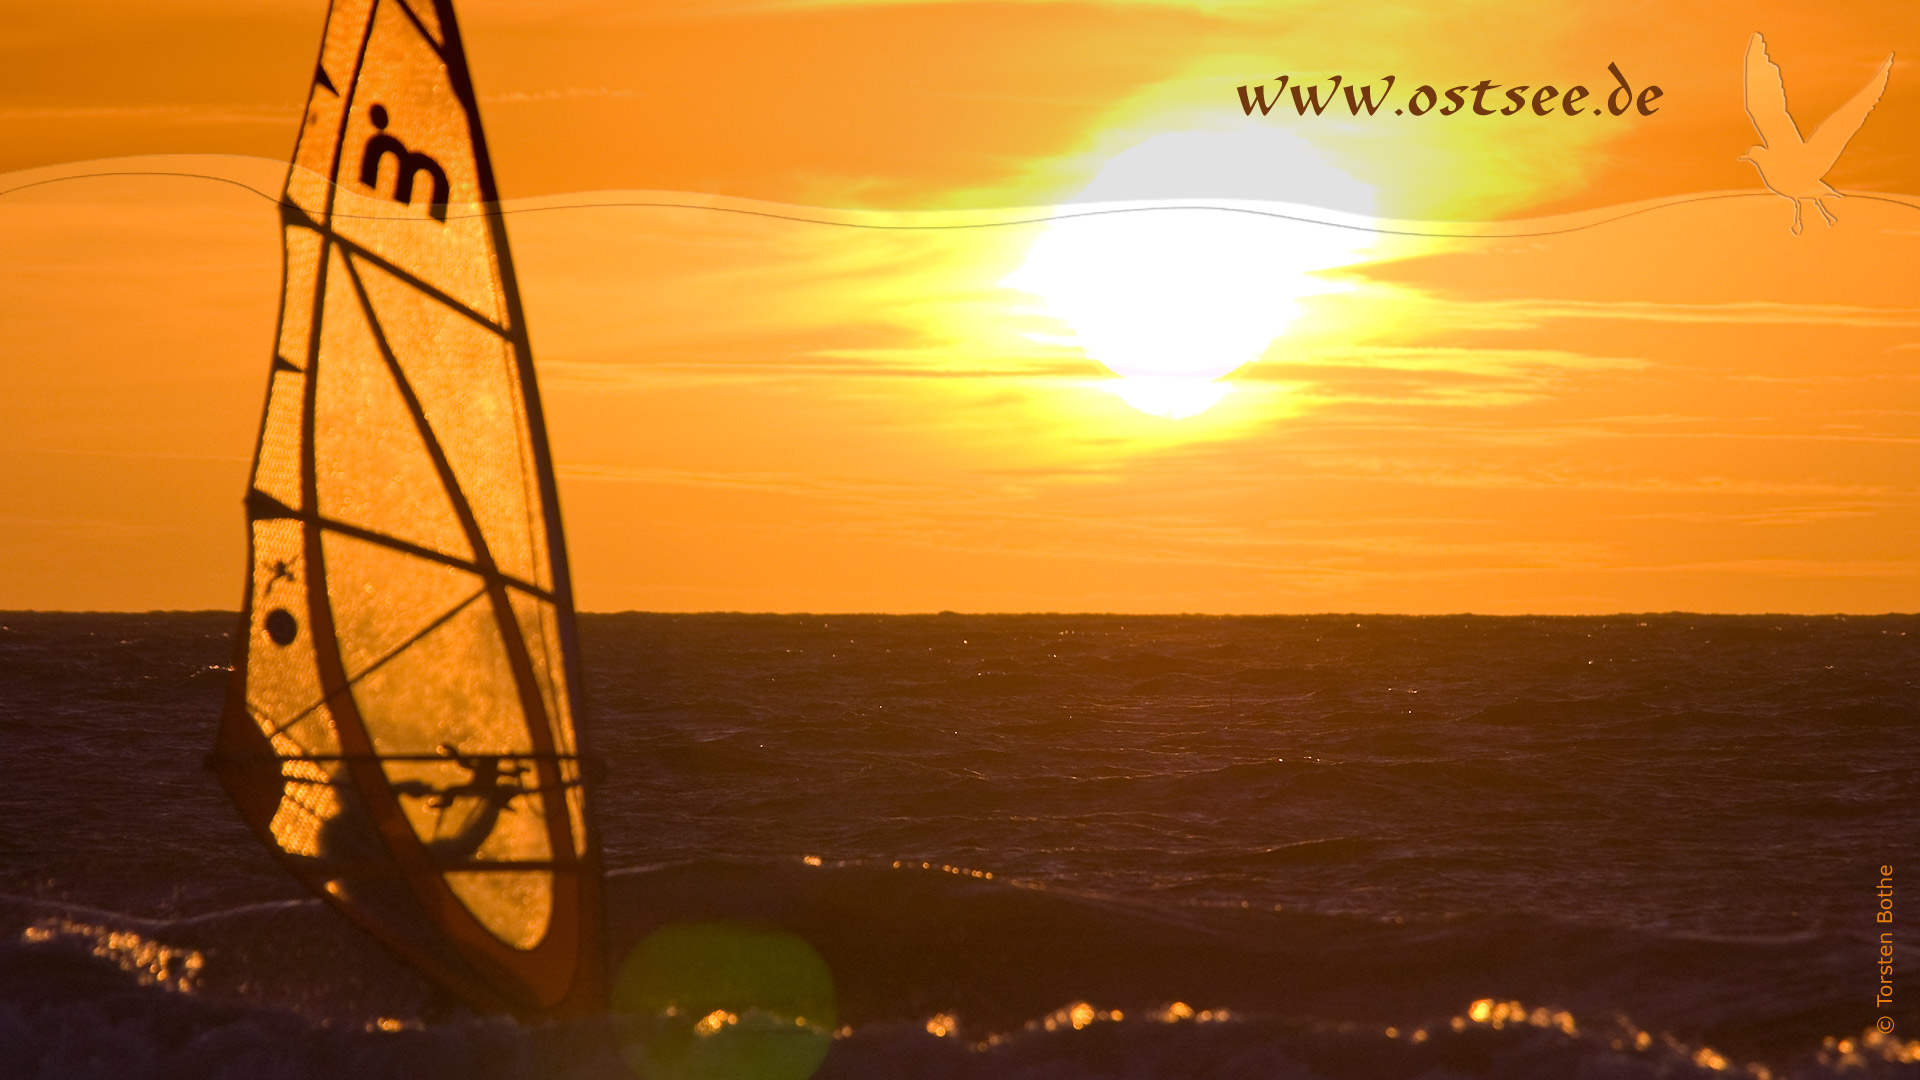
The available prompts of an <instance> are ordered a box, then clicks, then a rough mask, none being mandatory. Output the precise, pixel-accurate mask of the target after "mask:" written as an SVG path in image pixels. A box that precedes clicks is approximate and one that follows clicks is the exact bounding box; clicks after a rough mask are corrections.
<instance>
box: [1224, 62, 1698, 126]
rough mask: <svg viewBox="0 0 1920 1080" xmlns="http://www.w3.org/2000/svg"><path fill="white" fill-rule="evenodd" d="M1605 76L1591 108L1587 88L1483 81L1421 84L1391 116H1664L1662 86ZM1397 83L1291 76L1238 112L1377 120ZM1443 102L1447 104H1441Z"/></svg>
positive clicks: (1254, 95)
mask: <svg viewBox="0 0 1920 1080" xmlns="http://www.w3.org/2000/svg"><path fill="white" fill-rule="evenodd" d="M1607 72H1608V73H1609V74H1610V75H1612V76H1613V79H1614V82H1615V84H1616V85H1615V86H1614V87H1613V88H1612V90H1611V91H1610V92H1608V93H1607V94H1606V96H1605V97H1604V98H1597V99H1595V101H1594V103H1593V104H1592V105H1591V106H1589V105H1588V103H1587V102H1588V99H1589V98H1590V97H1593V96H1594V94H1595V91H1590V90H1588V89H1587V88H1586V87H1585V86H1584V85H1574V86H1569V87H1567V88H1565V89H1564V90H1563V89H1561V88H1560V87H1558V86H1555V85H1552V84H1544V85H1539V86H1529V85H1527V84H1524V83H1522V84H1518V85H1506V84H1502V83H1497V82H1494V81H1493V80H1491V79H1481V80H1480V81H1479V82H1477V83H1471V84H1468V83H1461V84H1460V85H1458V86H1450V87H1448V88H1446V89H1445V90H1437V89H1435V88H1434V87H1433V86H1432V85H1430V84H1427V83H1422V84H1420V85H1419V86H1417V87H1415V88H1414V90H1413V92H1412V93H1411V94H1409V95H1408V96H1407V99H1406V101H1405V103H1404V104H1401V105H1397V106H1395V107H1394V109H1393V115H1395V116H1405V115H1408V114H1412V115H1414V116H1425V115H1427V114H1428V113H1435V114H1437V115H1440V116H1452V115H1454V114H1455V113H1468V114H1471V115H1474V116H1515V115H1519V114H1522V113H1531V114H1532V115H1535V116H1555V115H1559V116H1583V115H1592V116H1606V115H1609V114H1611V115H1613V116H1626V115H1629V114H1632V115H1637V116H1652V115H1653V114H1655V113H1657V112H1659V111H1660V108H1659V106H1657V105H1655V104H1654V102H1656V101H1658V100H1659V99H1660V98H1661V97H1662V96H1663V94H1664V91H1662V90H1661V89H1660V88H1659V87H1658V86H1653V85H1647V86H1642V87H1639V88H1637V89H1636V88H1635V87H1634V86H1633V84H1632V83H1630V82H1629V81H1628V80H1627V77H1626V75H1624V74H1622V73H1621V71H1620V66H1619V65H1618V64H1612V63H1610V64H1608V65H1607ZM1397 81H1398V77H1397V76H1393V75H1385V76H1382V77H1381V78H1380V80H1379V81H1378V82H1367V83H1346V76H1344V75H1334V76H1331V77H1330V78H1329V79H1328V80H1327V81H1326V82H1325V83H1321V82H1318V81H1316V82H1311V83H1303V82H1297V81H1295V80H1294V79H1293V77H1292V76H1290V75H1277V76H1275V77H1274V79H1273V80H1272V82H1270V83H1249V84H1245V85H1242V86H1240V87H1237V88H1236V89H1237V91H1238V93H1239V97H1240V108H1241V109H1242V110H1243V111H1244V112H1245V113H1246V114H1247V115H1248V116H1252V115H1253V113H1254V111H1255V110H1256V109H1257V110H1259V112H1260V115H1262V116H1266V115H1268V114H1269V113H1272V112H1275V111H1278V112H1279V113H1280V114H1281V115H1285V114H1286V113H1287V112H1288V110H1289V107H1291V111H1293V112H1294V113H1297V114H1298V115H1300V116H1307V115H1309V114H1311V115H1313V116H1322V115H1325V114H1326V112H1327V111H1328V110H1329V109H1332V110H1333V113H1334V115H1336V116H1338V115H1339V114H1340V106H1341V105H1342V104H1344V105H1345V106H1346V112H1347V113H1348V114H1350V115H1353V116H1361V115H1366V116H1373V115H1375V114H1377V113H1378V112H1379V111H1380V110H1381V109H1384V108H1386V107H1387V102H1388V100H1389V99H1390V98H1391V97H1392V96H1393V87H1394V83H1395V82H1397ZM1342 83H1346V84H1345V85H1342ZM1269 90H1272V95H1273V96H1272V97H1271V98H1269V97H1268V96H1267V95H1268V91H1269ZM1442 99H1444V100H1445V101H1446V104H1444V105H1442V104H1440V102H1441V100H1442ZM1503 103H1504V104H1503ZM1603 106H1604V107H1603ZM1589 108H1590V109H1591V111H1590V112H1589Z"/></svg>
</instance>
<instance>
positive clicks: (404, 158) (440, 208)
mask: <svg viewBox="0 0 1920 1080" xmlns="http://www.w3.org/2000/svg"><path fill="white" fill-rule="evenodd" d="M367 116H368V118H369V119H371V120H372V121H373V126H374V127H376V128H378V129H379V131H380V133H379V134H377V135H375V136H374V137H373V138H371V139H368V140H367V148H366V149H365V150H362V151H361V152H360V183H361V184H362V185H364V186H366V187H372V186H374V184H375V183H377V182H378V181H379V179H380V163H381V162H382V161H384V160H386V158H387V155H389V154H391V155H393V159H394V162H395V163H396V164H397V165H398V166H399V169H400V171H399V175H398V176H397V177H395V179H394V184H393V201H395V202H400V203H409V204H410V203H412V202H413V184H414V181H415V180H418V179H419V178H420V174H421V173H425V174H426V175H427V178H428V179H429V180H431V181H433V195H432V198H430V199H429V200H428V203H427V212H428V213H430V214H432V215H433V219H434V220H435V221H445V220H447V189H448V184H447V170H445V169H443V168H441V167H440V163H439V162H437V161H435V160H433V159H432V158H430V157H428V156H427V155H425V154H422V153H419V152H417V151H413V150H409V149H407V147H406V144H405V143H402V142H401V141H400V140H399V139H396V138H394V137H393V136H392V135H389V134H388V133H387V130H386V128H387V107H386V106H384V105H375V106H374V107H373V108H372V109H370V110H368V112H367Z"/></svg>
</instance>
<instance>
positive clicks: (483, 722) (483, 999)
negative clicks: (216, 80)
mask: <svg viewBox="0 0 1920 1080" xmlns="http://www.w3.org/2000/svg"><path fill="white" fill-rule="evenodd" d="M473 109H474V95H473V90H472V86H471V83H470V81H469V80H468V77H467V73H466V65H465V59H464V57H463V56H462V55H461V51H460V45H459V32H458V29H457V26H456V24H455V22H454V19H453V13H452V9H451V7H450V5H449V3H448V2H447V0H336V2H335V3H334V4H333V5H332V8H331V10H330V13H329V16H328V22H327V30H326V34H325V40H324V44H323V47H322V51H321V57H320V62H319V64H318V65H317V67H316V69H315V72H314V82H313V89H312V92H311V94H310V98H309V103H308V108H307V111H306V114H305V117H304V120H303V123H302V127H301V131H300V137H299V141H298V144H297V146H296V149H295V152H294V158H293V162H292V166H291V168H290V169H289V172H288V179H287V187H286V193H285V198H284V203H283V206H284V213H283V217H284V223H283V234H284V238H285V245H286V248H285V254H286V272H285V291H284V295H283V299H282V308H281V325H280V330H279V333H278V335H277V338H276V344H275V350H274V357H273V361H272V365H271V369H270V374H269V381H268V397H267V404H266V409H265V416H264V418H263V421H262V426H261V439H260V445H259V449H258V452H257V455H256V459H255V466H254V471H253V477H252V486H251V488H250V491H249V495H248V499H247V510H248V517H249V521H250V551H249V585H248V590H247V593H246V610H245V612H244V613H243V619H244V628H243V632H242V634H241V637H240V640H239V641H238V642H237V643H236V646H237V654H236V663H235V673H234V683H233V687H232V689H231V690H230V692H229V696H228V704H227V709H226V712H225V715H224V716H223V719H222V723H221V733H220V737H219V741H218V749H217V753H216V763H217V765H218V769H219V772H220V775H221V778H222V781H223V783H224V784H225V785H226V787H227V789H228V791H229V792H230V793H231V794H232V795H233V798H234V800H235V803H236V805H237V806H238V807H239V808H240V810H241V813H242V815H243V816H244V817H245V818H246V819H247V820H248V821H249V822H250V823H251V824H252V825H253V827H254V829H255V831H256V832H257V833H258V834H259V835H260V836H261V838H262V840H264V841H265V842H266V843H268V844H269V845H270V846H271V847H272V848H273V849H274V850H275V851H276V852H278V853H279V854H280V856H281V857H282V859H283V861H284V862H285V863H286V865H287V866H288V868H289V869H290V870H292V871H293V872H294V873H295V874H296V875H297V876H299V877H300V878H301V879H302V880H303V881H305V882H307V883H308V884H309V885H310V886H311V887H313V888H314V889H315V890H316V891H318V892H320V893H321V894H322V895H323V896H325V897H326V898H327V899H328V900H329V901H331V902H332V903H334V904H335V905H336V906H338V907H339V908H340V909H341V910H342V911H343V912H344V913H346V914H347V915H348V916H349V917H351V918H352V919H354V920H355V921H356V922H358V923H359V924H360V925H361V926H362V927H364V928H366V929H367V930H368V931H369V932H371V933H373V934H374V935H375V936H376V937H378V938H380V939H381V940H382V941H383V942H385V943H386V944H387V945H388V946H389V947H391V948H392V949H393V950H394V951H396V952H397V953H399V954H401V955H402V956H404V957H405V958H407V959H409V960H411V961H412V962H413V963H415V964H416V965H418V966H419V967H420V968H421V969H422V970H424V971H426V972H427V973H428V974H430V975H432V976H433V977H434V978H436V979H437V980H438V981H440V982H441V983H442V984H443V985H445V986H447V987H448V988H450V989H452V990H453V991H455V992H456V993H458V994H460V995H461V996H463V997H465V998H467V999H468V1000H469V1001H471V1002H473V1003H475V1004H478V1005H481V1006H483V1007H487V1008H505V1009H511V1010H514V1011H519V1012H523V1013H532V1014H549V1013H552V1012H556V1011H571V1010H580V1009H589V1008H594V1007H597V1006H598V1005H599V1004H601V1003H602V1002H603V1000H604V994H605V981H604V972H603V971H602V969H601V965H602V964H603V958H602V957H601V956H600V954H599V942H600V936H599V934H600V931H599V922H600V912H599V903H600V877H599V875H600V869H599V852H598V849H597V847H596V845H595V842H594V838H593V834H592V830H591V828H590V825H589V821H588V798H587V793H586V790H585V780H586V777H585V772H586V770H584V769H583V768H582V767H581V761H580V759H579V757H578V754H579V746H578V740H577V737H576V733H575V730H574V727H573V722H574V708H573V704H572V701H571V695H572V692H573V683H574V681H575V679H576V678H577V676H576V675H575V673H574V672H575V664H576V661H575V657H574V654H573V649H574V645H573V642H574V635H573V628H572V619H573V609H572V600H571V596H570V595H569V592H568V575H567V572H566V564H565V553H564V545H563V544H562V543H561V540H560V536H559V531H558V530H559V516H558V513H557V511H556V508H555V506H554V495H553V491H554V484H553V475H552V466H551V462H550V461H549V459H548V456H547V449H546V444H545V430H544V426H543V422H542V420H541V417H540V409H539V402H538V397H537V391H536V388H535V386H534V384H533V368H532V362H531V359H530V356H529V353H528V348H527V341H526V336H525V332H524V330H523V329H522V328H521V326H520V325H519V318H520V315H519V301H518V298H517V297H516V296H514V294H513V274H512V268H511V263H510V262H509V260H508V257H507V251H506V248H505V231H504V227H503V225H502V222H501V220H500V218H499V217H498V215H497V210H496V207H495V206H494V205H493V202H494V198H495V196H494V193H493V189H492V176H491V169H490V167H489V166H488V164H487V162H486V156H485V148H484V144H483V142H482V141H481V137H480V129H479V124H478V119H477V116H476V115H475V114H474V111H473Z"/></svg>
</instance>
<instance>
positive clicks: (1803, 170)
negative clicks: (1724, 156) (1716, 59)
mask: <svg viewBox="0 0 1920 1080" xmlns="http://www.w3.org/2000/svg"><path fill="white" fill-rule="evenodd" d="M1892 70H1893V54H1892V53H1888V54H1887V60H1886V62H1885V63H1883V64H1881V65H1880V70H1879V71H1878V72H1876V73H1875V74H1874V76H1873V78H1871V79H1868V80H1867V85H1865V86H1863V87H1861V88H1860V92H1859V93H1857V94H1855V95H1853V98H1852V100H1850V101H1848V102H1847V103H1846V104H1845V105H1842V106H1840V107H1839V108H1838V109H1835V110H1834V111H1833V115H1832V116H1829V117H1827V119H1826V122H1825V123H1823V124H1821V125H1820V126H1819V127H1817V128H1815V129H1814V132H1813V137H1812V138H1811V139H1803V138H1801V137H1800V128H1799V127H1798V126H1797V125H1796V124H1794V122H1793V116H1792V115H1791V114H1789V113H1788V112H1787V88H1786V84H1785V83H1783V82H1782V81H1781V79H1780V65H1778V64H1775V63H1774V62H1773V61H1772V60H1771V59H1769V58H1768V57H1767V41H1766V39H1765V38H1763V37H1761V36H1760V35H1759V34H1758V33H1755V34H1754V35H1753V38H1752V40H1750V41H1748V42H1747V72H1746V82H1747V118H1748V119H1750V120H1752V121H1753V130H1755V131H1757V132H1759V133H1760V145H1759V146H1750V147H1748V148H1747V152H1746V153H1745V154H1743V155H1741V156H1740V158H1738V160H1740V161H1744V162H1746V163H1747V164H1749V165H1752V166H1753V167H1754V168H1755V169H1756V170H1758V171H1759V173H1760V182H1761V183H1763V184H1765V185H1767V190H1768V191H1771V192H1773V193H1774V194H1775V195H1778V196H1780V197H1782V198H1784V199H1786V200H1787V201H1788V202H1791V203H1792V204H1793V225H1792V231H1793V234H1794V235H1795V236H1798V235H1800V228H1801V221H1800V204H1801V203H1802V202H1812V203H1813V208H1814V209H1816V210H1818V211H1820V216H1821V217H1822V218H1825V219H1826V222H1827V224H1828V225H1832V224H1833V223H1834V222H1835V221H1837V220H1839V219H1838V218H1835V217H1834V216H1833V211H1832V210H1829V209H1827V204H1826V203H1825V202H1822V201H1821V200H1823V199H1825V198H1826V197H1827V196H1829V195H1831V196H1832V197H1834V198H1836V199H1838V198H1841V195H1840V193H1839V192H1837V191H1835V190H1833V189H1832V188H1830V187H1828V186H1827V185H1826V184H1825V183H1824V182H1823V181H1822V180H1821V179H1820V178H1821V177H1823V176H1825V175H1827V170H1829V169H1831V168H1833V163H1834V162H1836V161H1838V160H1840V151H1842V150H1844V149H1846V146H1847V140H1848V139H1851V138H1853V133H1854V132H1856V131H1859V130H1860V125H1861V124H1864V123H1866V122H1867V114H1868V113H1870V112H1872V111H1873V107H1874V106H1875V105H1878V104H1879V103H1880V95H1881V94H1883V93H1885V92H1886V89H1887V75H1888V73H1889V72H1891V71H1892Z"/></svg>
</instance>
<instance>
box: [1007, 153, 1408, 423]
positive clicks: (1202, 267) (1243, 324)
mask: <svg viewBox="0 0 1920 1080" xmlns="http://www.w3.org/2000/svg"><path fill="white" fill-rule="evenodd" d="M1223 177H1225V178H1228V179H1229V180H1231V181H1233V183H1232V184H1231V186H1225V187H1223V186H1222V178H1223ZM1223 190H1224V191H1229V192H1230V193H1231V194H1232V196H1233V197H1230V198H1221V197H1217V196H1211V193H1212V192H1218V191H1223ZM1181 191H1190V192H1198V193H1201V196H1200V197H1193V198H1180V197H1178V193H1179V192H1181ZM1256 193H1261V194H1259V195H1258V197H1254V196H1255V194H1256ZM1302 199H1307V200H1311V201H1310V202H1306V203H1302V202H1301V201H1300V200H1302ZM1283 200H1284V201H1283ZM1327 206H1338V207H1339V208H1340V210H1341V211H1351V210H1353V209H1355V208H1360V209H1365V210H1370V209H1371V206H1372V192H1371V191H1370V190H1369V189H1368V188H1367V187H1366V186H1365V185H1363V184H1361V183H1360V182H1359V181H1357V180H1354V179H1353V178H1351V177H1349V176H1347V175H1346V174H1344V173H1342V172H1340V171H1339V170H1338V169H1336V168H1334V167H1333V166H1331V165H1329V164H1327V163H1326V161H1324V160H1323V159H1322V158H1321V157H1320V155H1319V154H1318V153H1317V152H1316V151H1315V150H1314V149H1313V147H1311V146H1310V145H1309V144H1307V143H1306V142H1305V141H1304V140H1302V139H1300V138H1298V137H1297V136H1294V135H1291V134H1289V133H1288V132H1286V131H1284V130H1280V129H1274V128H1267V127H1249V128H1242V129H1237V130H1233V131H1199V132H1178V133H1174V134H1168V135H1160V136H1156V137H1154V138H1151V139H1148V140H1146V141H1145V142H1142V143H1140V144H1138V145H1136V146H1134V147H1132V148H1131V149H1129V150H1127V151H1125V152H1123V153H1121V154H1119V155H1117V156H1116V157H1114V158H1113V159H1112V160H1111V161H1109V162H1108V163H1107V165H1106V166H1105V167H1104V168H1102V169H1101V170H1100V173H1099V174H1098V176H1096V177H1095V179H1094V181H1093V182H1092V183H1091V184H1089V185H1088V186H1087V188H1086V190H1084V191H1083V192H1081V193H1080V195H1079V196H1078V197H1077V198H1076V200H1075V203H1074V205H1071V206H1067V207H1062V208H1061V211H1060V212H1061V214H1062V215H1063V216H1062V217H1061V218H1060V220H1057V221H1054V222H1053V223H1051V224H1050V225H1048V226H1047V229H1046V231H1045V232H1044V233H1042V234H1041V236H1040V237H1039V239H1037V240H1036V241H1034V244H1033V246H1032V247H1031V248H1030V249H1029V250H1028V252H1027V258H1026V261H1025V262H1024V263H1023V264H1022V265H1021V267H1020V268H1019V269H1018V270H1016V271H1014V272H1013V273H1012V274H1010V275H1008V276H1007V277H1006V278H1005V279H1004V280H1002V282H1001V284H1003V285H1006V286H1008V287H1010V288H1015V289H1019V290H1021V291H1022V292H1027V293H1031V294H1033V295H1035V296H1038V297H1039V298H1040V299H1041V301H1042V302H1043V305H1044V308H1045V310H1046V312H1047V313H1048V314H1049V315H1051V316H1053V317H1054V318H1057V319H1058V320H1060V321H1061V322H1064V323H1065V324H1066V325H1067V326H1069V327H1071V328H1072V330H1073V337H1074V340H1075V341H1076V342H1077V343H1078V345H1079V346H1080V348H1081V349H1083V350H1084V351H1085V352H1086V354H1087V355H1088V356H1089V357H1091V358H1092V359H1094V360H1096V361H1098V362H1099V363H1101V364H1102V365H1104V366H1105V367H1106V368H1107V369H1108V370H1110V371H1112V372H1113V373H1114V374H1116V375H1118V376H1120V382H1119V385H1118V386H1116V387H1113V390H1114V392H1115V393H1117V394H1118V395H1119V396H1120V397H1121V398H1122V399H1124V400H1125V401H1126V402H1127V403H1128V404H1130V405H1132V406H1133V407H1134V408H1136V409H1139V410H1140V411H1141V412H1145V413H1149V414H1152V415H1156V416H1164V417H1167V418H1169V419H1180V418H1183V417H1188V416H1194V415H1197V414H1199V413H1201V412H1204V411H1206V410H1207V409H1208V408H1210V407H1212V406H1213V405H1214V404H1216V403H1218V402H1219V401H1220V400H1221V399H1222V398H1224V397H1225V396H1226V395H1227V394H1228V393H1230V392H1231V386H1230V385H1229V384H1228V383H1226V382H1223V381H1221V380H1222V379H1223V378H1224V377H1225V376H1227V375H1229V374H1231V373H1232V372H1234V371H1236V370H1238V369H1239V368H1241V367H1244V366H1245V365H1247V364H1249V363H1252V362H1253V361H1254V360H1257V359H1259V358H1260V356H1261V354H1262V353H1264V352H1265V351H1266V350H1267V347H1268V346H1269V345H1271V344H1272V343H1273V341H1274V339H1275V338H1277V337H1279V336H1280V335H1281V334H1282V333H1283V332H1285V330H1286V329H1287V327H1288V325H1289V324H1291V323H1292V322H1293V321H1294V319H1296V318H1297V317H1298V316H1299V314H1300V311H1301V308H1300V305H1299V301H1301V300H1302V299H1304V298H1306V297H1309V296H1313V295H1316V294H1321V293H1328V292H1335V291H1339V290H1340V289H1341V288H1342V286H1341V285H1340V284H1339V283H1338V282H1334V281H1329V280H1327V279H1326V278H1323V277H1320V276H1318V274H1319V272H1321V271H1326V270H1331V269H1334V268H1336V267H1340V266H1346V265H1350V264H1352V263H1354V262H1358V261H1359V260H1360V258H1361V257H1362V254H1363V253H1364V252H1365V251H1366V250H1367V249H1368V248H1369V247H1370V246H1371V245H1372V241H1373V234H1372V233H1370V232H1368V231H1366V229H1365V228H1363V227H1355V226H1356V225H1359V224H1361V223H1362V222H1363V221H1364V219H1362V218H1356V217H1355V216H1354V215H1353V214H1352V213H1350V212H1335V211H1329V210H1327V209H1325V207H1327Z"/></svg>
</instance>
